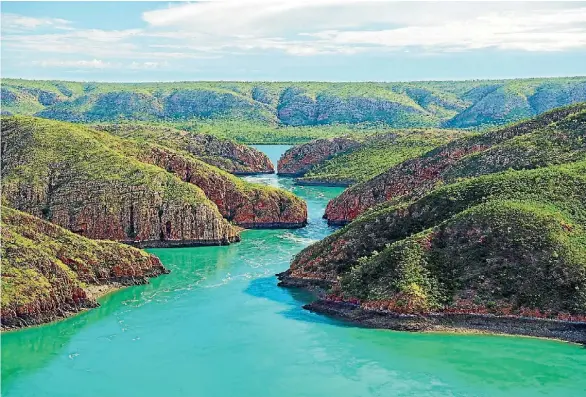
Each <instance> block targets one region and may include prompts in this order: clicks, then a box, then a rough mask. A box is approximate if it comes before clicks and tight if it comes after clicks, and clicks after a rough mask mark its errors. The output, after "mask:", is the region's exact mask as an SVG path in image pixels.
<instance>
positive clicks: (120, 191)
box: [2, 117, 239, 246]
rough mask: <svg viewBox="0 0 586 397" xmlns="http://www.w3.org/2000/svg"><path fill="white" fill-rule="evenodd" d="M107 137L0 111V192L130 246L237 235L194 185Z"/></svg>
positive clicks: (18, 204)
mask: <svg viewBox="0 0 586 397" xmlns="http://www.w3.org/2000/svg"><path fill="white" fill-rule="evenodd" d="M110 145H114V143H112V142H109V141H108V137H107V135H106V134H101V135H100V134H97V133H96V132H95V131H92V130H90V129H87V128H85V127H81V126H76V125H72V124H67V123H62V122H56V121H49V120H43V119H37V118H30V117H8V118H3V119H2V184H3V192H2V199H3V200H5V201H4V202H5V203H6V204H8V205H10V206H11V207H14V208H16V209H19V210H22V211H25V212H28V213H30V214H32V215H35V216H37V217H40V218H42V219H45V220H49V221H51V222H53V223H56V224H58V225H60V226H63V227H65V228H67V229H69V230H71V231H73V232H75V233H78V234H80V235H83V236H86V237H89V238H96V239H108V240H117V241H122V242H127V243H131V244H135V245H137V246H176V245H205V244H228V243H230V242H233V241H237V240H239V236H238V229H237V228H235V227H234V226H232V225H231V224H229V223H228V222H227V221H226V220H225V219H223V217H222V215H221V214H220V212H219V211H218V209H217V207H216V205H215V204H214V203H212V202H211V201H210V200H209V199H208V198H207V197H206V196H205V194H204V192H203V191H202V190H201V189H199V188H198V187H196V186H194V185H192V184H189V183H185V182H183V181H181V180H180V179H179V178H177V177H176V176H173V175H172V174H170V173H168V172H167V171H165V170H163V169H161V168H159V167H155V166H152V165H147V164H144V163H141V162H140V161H138V160H136V159H133V158H131V157H128V156H125V155H123V154H122V153H121V152H120V151H119V150H116V149H114V148H112V147H111V146H110Z"/></svg>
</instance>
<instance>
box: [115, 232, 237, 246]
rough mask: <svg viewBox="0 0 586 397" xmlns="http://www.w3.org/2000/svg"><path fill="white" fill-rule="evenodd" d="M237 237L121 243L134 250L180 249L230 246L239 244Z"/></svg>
mask: <svg viewBox="0 0 586 397" xmlns="http://www.w3.org/2000/svg"><path fill="white" fill-rule="evenodd" d="M240 240H241V238H240V236H239V235H236V236H232V237H230V238H225V239H223V240H146V241H121V243H124V244H128V245H131V246H133V247H136V248H141V249H144V248H181V247H207V246H214V245H230V244H232V243H238V242H240Z"/></svg>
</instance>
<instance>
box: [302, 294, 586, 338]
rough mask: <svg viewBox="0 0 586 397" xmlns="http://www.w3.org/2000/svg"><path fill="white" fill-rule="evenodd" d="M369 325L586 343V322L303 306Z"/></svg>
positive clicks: (328, 303) (327, 303) (335, 305)
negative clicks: (413, 313)
mask: <svg viewBox="0 0 586 397" xmlns="http://www.w3.org/2000/svg"><path fill="white" fill-rule="evenodd" d="M303 308H304V309H307V310H309V311H311V312H314V313H320V314H326V315H329V316H332V317H335V318H339V319H343V320H347V321H350V322H352V323H355V324H357V325H360V326H364V327H368V328H384V329H391V330H395V331H411V332H441V331H448V332H480V333H490V334H503V335H518V336H530V337H538V338H547V339H558V340H562V341H566V342H572V343H579V344H583V345H586V323H584V322H572V321H562V320H550V319H540V318H529V317H509V316H495V315H486V314H452V313H450V314H442V313H432V314H425V315H404V314H397V313H391V312H381V311H374V310H366V309H363V308H361V307H360V306H358V305H355V304H351V303H346V302H335V301H329V300H325V299H318V300H317V301H315V302H312V303H309V304H307V305H305V306H303Z"/></svg>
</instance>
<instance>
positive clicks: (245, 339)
mask: <svg viewBox="0 0 586 397" xmlns="http://www.w3.org/2000/svg"><path fill="white" fill-rule="evenodd" d="M263 150H265V151H268V152H269V154H270V156H271V157H272V159H275V158H277V157H278V155H279V153H281V152H282V151H283V150H284V148H283V147H270V148H263ZM246 179H248V180H252V181H257V182H261V183H265V184H271V185H275V186H276V185H278V186H282V187H284V188H286V189H289V190H291V191H293V192H294V193H295V194H298V195H299V196H301V197H302V198H304V199H305V200H306V201H307V203H308V211H309V216H310V219H309V225H308V226H307V227H306V228H303V229H296V230H250V231H246V232H244V234H243V241H242V242H240V243H238V244H233V245H230V246H223V247H200V248H173V249H154V250H152V252H153V253H155V254H156V255H158V256H159V257H160V258H161V260H162V261H163V262H164V263H165V265H166V266H168V267H169V268H170V269H171V270H172V273H171V274H169V275H166V276H163V277H159V278H156V279H153V280H152V283H151V284H150V285H144V286H136V287H132V288H127V289H124V290H121V291H119V292H116V293H114V294H111V295H108V296H106V297H104V298H103V299H101V303H102V306H101V307H100V308H97V309H95V310H92V311H89V312H86V313H83V314H81V315H79V316H75V317H72V318H69V319H67V320H64V321H61V322H58V323H54V324H49V325H45V326H42V327H37V328H31V329H27V330H23V331H18V332H11V333H6V334H4V335H2V396H35V397H37V396H59V397H65V396H76V397H78V396H112V397H115V396H125V397H127V396H141V397H143V396H144V397H148V396H206V397H209V396H212V397H213V396H218V397H225V396H284V397H287V396H331V395H336V396H339V397H346V396H381V395H384V396H418V397H419V396H433V397H436V396H486V397H489V396H490V397H495V396H496V397H501V396H507V397H508V396H516V397H517V396H518V397H523V396H527V397H534V396H538V395H543V396H563V397H573V396H582V395H583V390H586V379H585V378H584V376H583V374H584V371H585V369H586V353H585V351H584V350H583V349H581V348H579V347H576V346H572V345H569V344H563V343H558V342H552V341H542V340H535V339H528V338H512V337H493V336H474V335H472V336H471V335H440V334H409V333H401V332H391V331H384V330H371V329H363V328H358V327H353V326H349V325H348V324H345V323H343V322H339V321H335V320H332V319H330V318H327V317H324V316H319V315H316V314H314V313H310V312H307V311H305V310H303V309H302V308H301V306H302V305H303V304H304V303H306V302H308V301H309V300H310V299H311V295H310V294H308V293H306V292H303V291H291V290H287V289H282V288H278V287H277V286H276V284H277V280H276V279H275V277H274V274H275V273H277V272H280V271H283V270H285V269H286V268H287V266H288V263H289V261H290V260H291V257H292V256H293V255H294V254H295V253H297V252H299V250H300V249H302V248H303V247H304V246H307V245H308V244H310V243H311V242H312V241H316V240H318V239H321V238H323V237H324V236H326V235H328V234H329V233H331V232H332V231H333V230H334V229H332V228H330V227H328V226H327V224H326V223H325V222H324V220H323V219H322V218H321V216H322V214H323V210H324V208H325V205H326V203H327V201H328V200H329V199H331V198H332V197H335V196H336V195H337V194H339V193H340V192H341V191H342V189H341V188H324V187H313V186H312V187H300V186H294V185H293V183H292V180H290V179H282V178H278V177H277V176H275V175H269V176H260V177H247V178H246Z"/></svg>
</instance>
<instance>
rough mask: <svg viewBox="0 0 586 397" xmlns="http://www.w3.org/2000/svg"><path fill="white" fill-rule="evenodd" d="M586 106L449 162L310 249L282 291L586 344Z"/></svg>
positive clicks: (334, 310) (365, 315)
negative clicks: (290, 289)
mask: <svg viewBox="0 0 586 397" xmlns="http://www.w3.org/2000/svg"><path fill="white" fill-rule="evenodd" d="M583 106H584V105H581V106H575V107H572V108H565V109H559V110H557V111H555V112H552V113H550V114H546V115H544V116H541V117H540V118H537V119H535V120H532V121H529V122H526V123H522V124H519V125H515V126H512V127H509V128H507V129H501V130H497V131H496V132H490V133H487V134H485V135H484V136H483V137H482V138H484V141H481V142H486V143H487V146H489V147H487V148H485V149H484V150H481V151H478V152H475V153H474V154H471V155H468V156H465V155H464V156H456V155H454V153H453V152H452V157H450V156H440V157H439V159H440V160H441V161H440V160H438V162H439V163H440V164H447V165H446V166H445V167H443V166H442V167H441V168H440V169H441V172H440V176H441V178H440V179H434V178H432V177H434V176H435V175H436V174H435V173H434V172H432V171H433V170H432V169H429V170H428V172H429V174H427V175H430V178H429V179H430V180H428V179H426V178H422V182H420V183H419V184H417V183H416V184H414V186H415V187H414V188H413V190H409V189H406V191H404V192H403V194H401V195H398V196H397V197H393V198H391V199H389V200H387V201H384V200H383V202H382V203H380V204H379V205H377V206H375V207H373V208H372V209H370V210H368V211H364V212H363V213H361V214H360V215H358V216H357V217H356V219H354V220H353V221H352V222H350V223H349V224H348V225H347V226H345V227H344V228H343V229H341V230H339V231H337V232H336V233H334V234H332V235H331V236H328V237H326V238H325V239H323V240H322V241H320V242H317V243H314V244H312V245H311V246H309V247H307V248H306V249H304V250H303V251H301V252H300V253H299V254H298V255H297V256H296V257H295V258H294V260H293V262H292V263H291V266H290V268H289V270H287V271H286V272H284V273H281V274H279V275H278V277H279V279H280V285H282V286H290V287H303V288H314V289H318V290H319V291H320V292H321V298H320V299H319V300H318V301H316V302H314V303H312V304H309V305H308V306H307V308H308V309H310V310H314V311H318V312H321V313H328V314H331V315H336V316H341V317H344V318H346V319H350V320H352V321H356V322H358V323H361V324H363V325H366V326H376V327H386V328H392V329H402V330H441V329H467V330H478V331H491V332H498V333H510V334H522V335H531V336H543V337H550V338H558V339H563V340H568V341H573V342H580V343H585V342H586V293H585V292H586V217H585V214H586V195H584V192H585V191H586V179H585V178H586V163H585V161H586V144H585V143H584V142H585V141H584V137H585V136H586V135H585V134H586V127H585V126H586V119H585V118H584V117H585V114H586V112H585V110H584V108H583ZM519 129H521V131H522V133H517V132H519ZM501 138H502V139H501ZM477 139H478V137H470V138H467V139H466V140H464V142H468V141H470V140H477ZM499 139H500V140H499ZM495 140H496V141H498V142H499V143H497V144H496V145H488V143H490V142H494V141H495ZM456 142H458V141H456ZM464 146H465V145H464ZM447 147H452V146H450V145H447ZM456 147H461V146H457V145H456ZM444 150H445V149H444ZM434 152H435V151H432V152H431V153H434ZM440 152H441V150H440ZM446 157H447V159H448V160H445V159H446ZM422 158H423V159H427V158H428V156H427V155H424V156H422ZM450 159H452V161H450ZM418 160H420V159H418ZM406 163H409V162H406ZM430 164H434V163H433V162H432V163H430ZM509 168H512V169H509ZM514 169H518V170H514ZM422 170H424V169H422ZM422 172H423V171H422ZM418 175H419V174H418ZM463 175H465V176H467V178H462V176H463ZM412 176H413V174H409V173H406V174H405V177H404V178H405V179H403V180H409V179H410V177H412ZM397 178H401V174H400V173H398V174H397ZM375 179H376V178H375ZM438 181H441V182H442V183H437V182H438Z"/></svg>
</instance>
